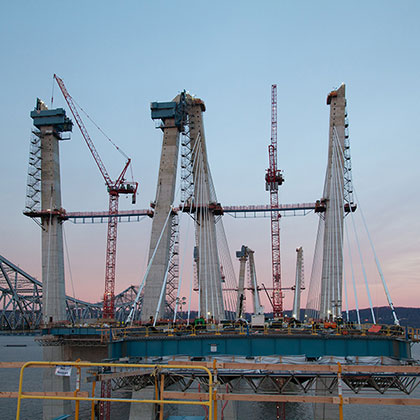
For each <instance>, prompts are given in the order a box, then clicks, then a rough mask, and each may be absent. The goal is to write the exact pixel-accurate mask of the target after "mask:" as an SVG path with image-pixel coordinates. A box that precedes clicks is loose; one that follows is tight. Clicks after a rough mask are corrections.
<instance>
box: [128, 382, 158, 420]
mask: <svg viewBox="0 0 420 420" xmlns="http://www.w3.org/2000/svg"><path fill="white" fill-rule="evenodd" d="M131 398H132V399H136V400H154V399H156V396H155V389H154V387H153V386H149V387H147V388H143V389H140V390H138V391H133V393H132V395H131ZM155 417H156V405H155V404H149V403H131V404H130V418H129V420H154V419H155Z"/></svg>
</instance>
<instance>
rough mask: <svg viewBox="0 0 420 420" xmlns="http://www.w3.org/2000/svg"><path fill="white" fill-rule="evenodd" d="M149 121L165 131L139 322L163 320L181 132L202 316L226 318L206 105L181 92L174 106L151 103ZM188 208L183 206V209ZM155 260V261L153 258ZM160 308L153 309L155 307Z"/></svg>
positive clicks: (217, 318) (169, 103) (166, 103)
mask: <svg viewBox="0 0 420 420" xmlns="http://www.w3.org/2000/svg"><path fill="white" fill-rule="evenodd" d="M151 111H152V119H154V120H160V121H161V124H160V125H159V128H160V129H161V130H162V131H163V142H162V153H161V159H160V166H159V175H158V185H157V189H156V200H155V202H154V209H155V213H154V217H153V224H152V233H151V241H150V248H149V262H151V265H150V271H149V273H148V275H147V279H146V283H145V286H144V295H143V303H142V310H141V320H142V321H149V319H150V317H155V315H156V314H157V316H158V317H162V316H163V314H164V308H165V299H164V298H163V299H162V296H163V297H165V296H166V293H163V294H162V290H163V289H166V284H165V282H166V280H165V279H166V278H167V271H168V264H169V259H170V257H171V256H170V241H171V226H172V219H173V217H174V213H173V212H172V211H171V206H172V204H173V201H174V198H175V185H176V174H177V166H178V153H179V137H180V134H181V133H183V134H184V135H187V136H188V137H189V140H190V150H191V156H190V158H189V161H188V163H187V164H188V165H189V171H190V173H191V174H192V178H193V179H194V180H195V181H194V185H193V193H192V194H193V197H190V199H189V200H188V206H189V210H188V211H191V214H194V219H195V222H196V223H195V229H196V252H195V254H196V258H195V261H196V267H197V274H198V283H199V294H200V315H201V316H203V317H205V318H211V317H213V318H214V319H215V320H220V319H224V317H225V313H224V304H223V296H222V274H221V268H220V263H219V254H218V249H217V241H216V216H217V215H218V214H219V213H218V209H220V206H218V205H217V203H216V195H215V192H214V186H213V182H212V180H211V175H210V170H209V164H208V159H207V150H206V142H205V135H204V125H203V117H202V114H203V112H204V111H205V105H204V102H203V101H202V100H200V99H198V98H193V97H192V96H191V95H189V94H186V93H185V92H183V93H182V94H180V95H178V96H177V97H176V98H174V100H173V101H172V102H153V103H152V104H151ZM184 210H186V207H184ZM152 258H153V260H152ZM159 305H160V307H159V309H158V310H157V308H158V306H159Z"/></svg>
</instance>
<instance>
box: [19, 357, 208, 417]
mask: <svg viewBox="0 0 420 420" xmlns="http://www.w3.org/2000/svg"><path fill="white" fill-rule="evenodd" d="M31 366H38V367H45V368H48V367H50V368H51V367H54V366H75V367H76V368H77V372H78V380H77V383H78V385H76V390H75V391H74V395H73V396H68V397H66V396H52V395H31V394H24V393H22V385H23V373H24V370H25V369H26V368H28V367H31ZM83 367H123V368H130V367H132V368H153V369H158V370H159V369H196V370H203V371H205V372H206V373H207V374H208V376H209V383H208V386H209V392H208V400H205V401H178V400H163V399H158V400H150V399H146V400H139V399H127V398H101V397H95V395H94V390H95V384H92V396H91V397H81V396H78V395H77V394H78V391H79V390H80V389H79V388H80V380H81V378H80V376H79V375H81V368H83ZM22 399H36V400H63V401H64V400H69V401H76V412H75V417H74V418H75V420H79V404H80V401H91V403H92V408H93V406H94V403H95V401H110V402H128V403H148V404H161V405H163V404H183V405H206V406H208V409H209V418H210V419H211V418H212V413H213V404H214V400H213V376H212V373H211V371H210V370H209V369H208V368H207V367H205V366H197V365H191V366H185V365H156V364H135V363H91V362H79V361H77V362H64V361H60V362H36V361H30V362H26V363H25V364H24V365H23V366H22V367H21V369H20V375H19V391H18V401H17V409H16V420H19V419H20V407H21V402H22Z"/></svg>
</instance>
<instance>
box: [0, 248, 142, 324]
mask: <svg viewBox="0 0 420 420" xmlns="http://www.w3.org/2000/svg"><path fill="white" fill-rule="evenodd" d="M137 291H138V288H137V287H135V286H130V287H128V288H127V289H125V290H123V291H122V292H121V293H120V294H118V295H116V297H115V307H116V320H117V321H123V320H125V318H126V317H127V315H128V312H129V310H130V307H131V305H132V302H133V300H134V298H135V296H136V294H137ZM42 292H43V290H42V283H41V282H40V281H39V280H37V279H36V278H35V277H32V276H31V275H30V274H28V273H26V272H25V271H23V270H22V269H21V268H19V267H18V266H17V265H15V264H13V263H12V262H10V261H9V260H7V259H6V258H4V257H3V256H1V255H0V328H1V329H3V330H25V329H39V328H40V325H41V321H42V316H41V314H42V296H43V294H42ZM66 313H67V320H68V321H69V322H70V323H74V322H81V321H87V320H94V319H97V318H100V317H101V314H102V302H97V303H90V302H86V301H83V300H80V299H76V298H74V297H72V296H66Z"/></svg>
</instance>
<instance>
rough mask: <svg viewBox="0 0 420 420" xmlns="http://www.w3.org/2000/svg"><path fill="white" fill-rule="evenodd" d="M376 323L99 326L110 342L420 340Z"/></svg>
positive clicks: (413, 332) (418, 332) (410, 331)
mask: <svg viewBox="0 0 420 420" xmlns="http://www.w3.org/2000/svg"><path fill="white" fill-rule="evenodd" d="M373 326H374V325H373V324H363V325H361V326H360V328H358V327H352V328H350V327H348V326H343V325H336V326H335V327H328V328H325V327H324V326H323V325H322V324H312V325H305V326H301V327H292V326H287V327H269V326H267V325H265V326H264V327H262V326H261V327H251V326H244V325H240V326H228V327H226V326H221V325H213V324H211V325H207V326H193V325H190V326H179V325H175V326H174V325H171V324H168V325H166V326H162V325H161V326H157V327H152V326H129V327H117V328H115V327H112V328H104V329H99V331H100V332H101V342H104V343H105V342H110V341H115V340H120V339H126V338H130V337H143V338H148V337H157V336H167V337H173V336H197V335H216V336H217V335H235V334H237V335H252V334H266V335H269V334H270V335H340V336H362V337H363V336H387V337H399V338H404V339H408V340H411V341H413V342H420V328H412V327H397V326H393V325H377V324H376V327H380V329H379V331H375V328H373V329H372V327H373Z"/></svg>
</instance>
